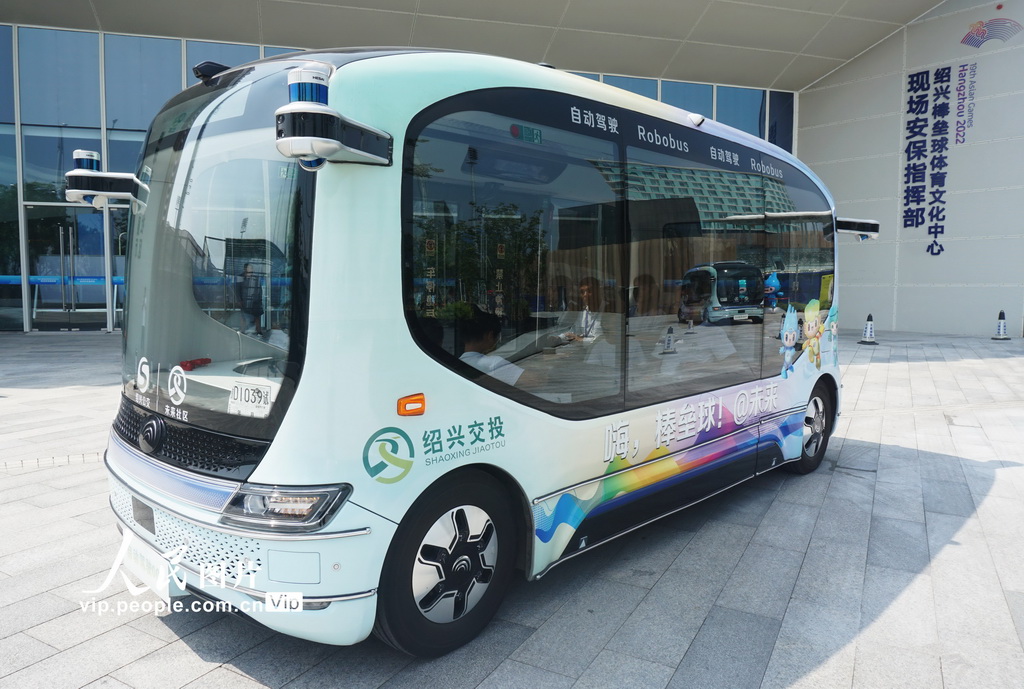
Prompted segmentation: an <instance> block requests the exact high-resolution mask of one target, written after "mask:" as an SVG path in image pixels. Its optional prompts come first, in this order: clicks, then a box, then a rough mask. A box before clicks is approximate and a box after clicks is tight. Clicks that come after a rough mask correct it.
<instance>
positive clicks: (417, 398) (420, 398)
mask: <svg viewBox="0 0 1024 689" xmlns="http://www.w3.org/2000/svg"><path fill="white" fill-rule="evenodd" d="M426 413H427V398H426V395H424V394H423V393H422V392H420V393H417V394H415V395H407V396H406V397H402V398H401V399H399V400H398V415H399V416H423V415H424V414H426Z"/></svg>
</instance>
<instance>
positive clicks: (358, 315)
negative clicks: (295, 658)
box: [69, 49, 840, 656]
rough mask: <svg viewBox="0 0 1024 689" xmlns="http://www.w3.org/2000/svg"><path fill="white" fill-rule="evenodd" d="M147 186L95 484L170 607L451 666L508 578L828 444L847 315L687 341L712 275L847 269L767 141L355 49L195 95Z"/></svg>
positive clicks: (491, 61)
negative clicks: (680, 313)
mask: <svg viewBox="0 0 1024 689" xmlns="http://www.w3.org/2000/svg"><path fill="white" fill-rule="evenodd" d="M296 70H299V71H298V72H296ZM310 71H312V72H313V73H316V74H321V75H323V78H322V79H320V81H319V82H318V83H316V84H314V86H315V87H316V88H314V86H311V87H310V88H311V89H313V91H315V93H313V94H312V96H311V95H310V93H307V92H303V91H302V90H301V89H296V88H293V89H292V102H291V104H289V75H290V74H292V73H295V74H297V75H298V76H297V77H296V76H293V82H295V80H296V79H299V80H300V83H301V79H302V78H304V77H303V74H305V73H306V72H310ZM310 83H312V82H310ZM320 86H323V88H319V87H320ZM318 99H319V100H318ZM324 100H326V103H324V102H323V101H324ZM318 103H319V104H318ZM275 113H277V115H276V121H277V126H276V127H275ZM279 140H280V141H279ZM275 144H278V145H275ZM300 158H301V159H302V162H301V163H300V162H299V159H300ZM141 171H142V172H140V174H139V179H140V180H141V179H145V181H146V182H147V188H146V189H145V196H146V198H145V199H139V201H144V204H145V205H144V210H143V211H142V212H137V213H136V215H135V216H133V220H132V225H131V237H130V251H129V268H128V278H127V305H126V312H125V317H126V326H125V345H124V395H123V399H122V405H121V409H120V412H119V414H118V417H117V420H116V421H115V425H114V429H113V431H112V433H111V438H110V444H109V449H108V451H107V453H106V462H107V465H108V467H109V473H110V483H111V504H112V506H113V509H114V511H115V513H116V514H117V517H118V520H119V523H120V526H121V528H122V529H123V530H124V531H125V532H126V533H128V534H129V535H130V536H129V538H128V539H127V542H128V545H127V546H126V547H127V548H128V551H127V552H128V553H129V556H128V557H126V559H125V562H126V564H127V565H128V566H129V568H130V569H132V571H135V572H137V573H138V572H144V571H148V572H149V575H148V576H149V577H150V578H149V581H151V582H153V586H154V588H155V589H157V590H160V592H161V595H165V596H173V595H175V594H181V593H182V592H183V591H191V592H193V593H195V594H197V595H200V596H206V597H210V598H215V599H219V600H224V601H228V602H230V603H231V604H233V605H234V606H235V607H237V608H238V609H239V610H240V611H242V612H244V613H245V614H246V615H248V616H249V617H251V618H253V619H255V620H256V621H258V622H260V623H262V624H264V625H266V626H268V627H270V628H272V629H275V630H278V631H281V632H284V633H287V634H291V635H294V636H297V637H301V638H304V639H310V640H313V641H317V642H323V643H330V644H354V643H357V642H359V641H361V640H363V639H364V638H366V637H367V636H368V635H369V634H370V633H371V632H374V631H376V632H377V633H378V635H379V636H381V638H383V639H384V640H386V641H387V642H388V643H391V644H392V645H394V646H396V647H397V648H400V649H403V650H405V651H408V652H410V653H413V654H417V655H423V656H431V655H438V654H441V653H445V652H447V651H449V650H451V649H453V648H455V647H457V646H458V645H460V644H463V643H465V642H466V641H468V640H469V639H471V638H472V637H473V636H474V635H476V634H477V633H478V632H479V631H480V629H482V628H483V627H484V626H485V625H486V624H487V622H488V621H489V619H490V618H491V616H492V615H493V614H494V612H495V610H496V609H497V606H498V605H499V603H500V601H501V598H502V594H503V592H504V590H505V588H506V586H507V585H508V583H509V580H510V578H511V576H512V574H513V572H514V571H515V570H517V569H519V570H522V571H523V572H524V573H525V576H526V577H527V578H529V579H534V578H537V577H540V576H543V575H544V574H545V573H546V572H547V571H548V570H549V569H550V568H551V567H552V566H554V565H556V564H558V563H560V562H563V561H565V560H566V559H567V558H570V557H572V556H573V555H575V554H577V553H580V552H582V551H584V550H586V549H588V548H592V547H595V546H597V545H599V544H601V543H603V542H606V541H608V540H609V539H611V538H614V537H616V536H619V535H622V534H624V533H627V532H629V531H631V530H633V529H635V528H638V527H639V526H641V525H643V524H646V523H649V522H651V521H653V520H654V519H657V518H659V517H662V516H665V515H667V514H670V513H673V512H675V511H678V510H680V509H683V508H684V507H686V506H688V505H690V504H693V503H695V502H697V501H700V500H702V499H704V498H706V497H708V496H709V495H711V494H714V493H717V492H719V491H721V490H724V489H725V488H728V487H729V486H732V485H735V484H738V483H740V482H742V481H745V480H747V479H749V478H751V477H753V476H756V475H757V474H759V473H762V472H765V471H768V470H771V469H773V468H775V467H777V466H780V465H785V466H787V467H789V468H790V469H795V470H796V471H798V472H800V473H804V472H808V471H812V470H814V469H815V468H816V467H817V466H818V464H819V463H820V461H821V458H822V455H823V454H824V451H825V447H826V445H827V442H828V437H829V435H830V433H831V432H832V429H833V428H834V422H835V418H836V415H837V414H838V410H839V405H840V395H839V390H840V386H839V367H838V359H837V356H836V351H835V349H836V341H835V339H834V328H831V327H830V326H831V325H833V324H834V321H835V315H836V313H837V307H836V304H835V303H831V304H828V303H819V302H818V301H817V300H816V301H815V302H814V304H813V305H812V304H808V306H807V309H808V311H807V313H806V314H804V320H805V321H806V322H807V323H806V324H805V333H804V334H803V335H802V336H800V337H799V338H798V336H797V335H796V334H795V333H794V332H793V329H794V328H795V324H796V319H795V318H793V317H791V318H790V319H788V320H786V319H784V314H781V313H780V314H779V315H778V316H774V315H771V314H768V313H765V314H764V323H754V322H752V321H748V322H744V323H739V324H737V325H735V326H733V327H730V328H698V329H695V332H694V333H693V334H684V332H683V326H681V325H680V324H679V323H678V321H677V309H678V305H679V303H680V301H679V296H680V295H679V285H680V284H681V283H680V280H681V278H682V276H683V275H684V273H685V272H686V270H688V269H689V268H691V267H693V266H695V265H698V264H700V263H705V262H715V261H729V260H742V261H746V262H748V263H751V264H754V265H757V266H759V267H760V268H761V269H762V270H764V271H766V272H770V271H769V266H772V265H776V264H777V262H778V261H780V260H781V261H783V262H784V263H786V264H787V265H790V266H797V265H800V266H805V265H806V266H812V267H813V269H814V270H818V271H821V270H822V269H823V266H824V268H829V269H832V268H834V261H835V246H834V239H833V232H834V227H835V225H834V223H835V219H834V208H833V203H832V200H831V198H830V197H829V195H828V193H827V191H825V189H824V187H823V186H822V185H821V183H820V182H819V181H818V180H817V178H816V177H814V175H813V174H812V173H811V172H810V171H809V170H808V169H807V168H806V167H805V166H804V165H802V164H801V163H799V162H798V161H797V160H796V159H794V158H793V157H792V156H790V155H789V154H787V153H785V152H784V151H782V150H780V149H778V148H776V147H774V146H772V145H770V144H767V143H766V142H764V141H762V140H759V139H756V138H754V137H751V136H748V135H746V134H743V133H741V132H737V131H735V130H732V129H730V128H728V127H725V126H722V125H719V124H717V123H715V122H712V121H710V120H707V121H705V120H704V119H703V118H701V117H698V116H690V115H689V114H688V113H685V112H683V111H681V110H678V109H675V108H672V107H669V106H667V105H664V104H661V103H657V102H654V101H650V100H648V99H644V98H641V97H639V96H635V95H632V94H629V93H627V92H625V91H621V90H618V89H615V88H612V87H609V86H605V85H603V84H600V83H596V82H594V81H591V80H587V79H584V78H581V77H577V76H574V75H571V74H566V73H563V72H559V71H557V70H554V69H550V68H545V67H541V66H536V65H530V64H524V63H521V62H516V61H513V60H507V59H501V58H495V57H488V56H481V55H471V54H462V53H449V52H439V51H419V50H382V49H381V50H377V49H368V50H337V51H321V52H310V53H301V54H292V55H288V56H283V57H280V58H274V59H268V60H264V61H261V62H258V63H253V64H251V65H245V66H243V67H240V68H236V69H233V70H230V71H227V72H225V73H222V74H220V75H218V76H216V77H214V78H212V79H209V80H208V83H207V84H200V85H197V86H194V87H192V88H190V89H188V90H187V91H185V92H183V93H182V94H181V95H179V96H178V97H176V98H175V99H172V101H170V102H169V103H168V104H167V105H166V106H165V109H164V110H163V111H162V112H161V113H160V114H159V115H158V116H157V118H156V119H155V121H154V123H153V125H152V127H151V129H150V133H149V136H148V141H147V144H146V149H145V152H144V158H143V161H142V168H141ZM69 174H70V173H69ZM140 188H141V187H140ZM139 208H142V204H141V203H140V204H136V210H138V209H139ZM772 213H779V214H782V215H780V216H779V217H780V218H782V219H781V220H779V219H773V218H772V215H771V214H772ZM739 216H742V222H741V221H740V220H734V219H733V218H738V217H739ZM641 275H646V276H649V277H650V278H651V279H648V278H644V281H646V282H645V284H648V285H654V287H653V288H652V289H651V298H650V299H648V300H647V303H646V306H645V308H644V309H643V310H640V311H631V308H630V307H629V305H628V302H629V301H630V297H629V296H628V295H629V293H630V290H629V289H628V288H630V287H632V286H634V285H635V284H638V282H639V276H641ZM584 285H586V287H584ZM790 321H791V322H790ZM495 323H497V327H498V329H499V330H498V332H496V333H494V332H492V333H491V334H490V335H488V329H489V328H490V327H491V326H493V325H494V324H495ZM787 323H788V324H789V325H790V326H791V327H790V328H789V332H788V333H787V332H783V331H784V330H785V328H786V326H787ZM812 323H813V326H812V325H811V324H812ZM673 325H674V326H675V328H674V329H673V328H672V326H673ZM780 333H781V340H780ZM486 337H491V340H490V341H488V343H487V346H486V347H482V346H479V345H478V344H476V343H477V342H478V341H479V340H480V339H481V338H484V339H486ZM495 346H497V349H494V347H495ZM498 357H501V359H499V358H498ZM484 371H486V372H484ZM133 563H134V564H133ZM168 574H170V575H171V583H170V585H169V588H168V586H167V580H168V576H167V575H168ZM175 579H176V580H177V581H175Z"/></svg>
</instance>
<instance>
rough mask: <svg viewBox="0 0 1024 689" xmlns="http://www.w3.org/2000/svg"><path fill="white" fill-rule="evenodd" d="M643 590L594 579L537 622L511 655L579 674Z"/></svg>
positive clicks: (608, 638) (575, 675) (609, 636)
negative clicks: (541, 622) (546, 618)
mask: <svg viewBox="0 0 1024 689" xmlns="http://www.w3.org/2000/svg"><path fill="white" fill-rule="evenodd" d="M646 593H647V590H646V589H642V588H639V587H636V586H630V585H627V584H621V583H618V582H613V581H609V580H607V579H594V580H592V581H591V582H589V583H588V584H587V585H586V586H584V587H583V588H582V589H580V590H579V591H578V592H577V594H576V595H575V596H573V597H572V598H571V599H570V600H569V601H567V602H566V604H565V605H563V606H562V607H561V608H559V610H558V612H556V613H555V614H554V615H552V616H551V618H550V619H548V621H547V622H545V623H544V624H543V625H541V627H540V628H539V629H538V630H537V631H536V632H535V633H533V634H532V635H531V636H530V637H529V638H528V639H527V640H526V641H525V642H524V643H523V645H522V646H520V647H519V648H518V649H517V650H516V651H515V652H514V653H513V654H512V656H511V658H512V659H513V660H518V661H521V662H524V663H528V664H530V665H535V666H537V667H539V668H542V669H545V670H551V671H552V672H560V673H563V674H566V675H569V676H571V677H579V676H580V675H581V674H583V672H584V671H585V670H586V669H587V667H588V666H589V665H590V663H591V662H593V660H594V658H596V657H597V654H598V653H600V652H601V651H602V650H603V649H604V647H605V644H607V643H608V641H609V640H610V639H611V638H612V636H613V635H614V634H615V632H616V631H617V630H618V628H619V627H620V626H621V625H622V623H623V622H624V621H625V620H626V619H627V618H628V617H629V615H630V614H631V613H632V612H633V611H634V610H635V609H636V607H637V605H639V603H640V601H641V600H643V597H644V595H645V594H646Z"/></svg>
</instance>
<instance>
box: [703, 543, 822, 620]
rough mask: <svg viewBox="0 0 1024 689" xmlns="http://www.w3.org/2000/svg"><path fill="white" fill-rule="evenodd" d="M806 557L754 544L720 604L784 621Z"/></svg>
mask: <svg viewBox="0 0 1024 689" xmlns="http://www.w3.org/2000/svg"><path fill="white" fill-rule="evenodd" d="M803 558H804V555H803V553H800V552H795V551H792V550H785V549H783V548H773V547H771V546H766V545H761V544H757V543H751V544H750V546H748V547H747V550H746V551H745V552H744V553H743V557H742V558H741V559H740V562H739V564H738V565H737V566H736V569H735V570H734V571H733V573H732V576H731V577H729V581H728V583H726V585H725V588H724V589H723V590H722V594H721V595H720V596H719V597H718V602H717V603H716V605H717V606H719V607H723V608H729V609H731V610H739V611H741V612H748V613H750V614H752V615H758V616H760V617H769V618H775V619H778V620H781V619H782V618H783V617H784V616H785V614H786V607H787V606H788V605H789V599H790V596H791V595H792V593H793V585H794V584H795V583H796V579H797V575H798V574H799V573H800V565H801V563H802V562H803Z"/></svg>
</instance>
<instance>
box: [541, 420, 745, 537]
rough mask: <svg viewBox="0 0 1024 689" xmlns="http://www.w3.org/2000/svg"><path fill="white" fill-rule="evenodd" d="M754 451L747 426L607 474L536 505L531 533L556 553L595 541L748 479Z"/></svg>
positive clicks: (627, 529) (619, 532) (612, 535)
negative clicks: (559, 546) (689, 448)
mask: <svg viewBox="0 0 1024 689" xmlns="http://www.w3.org/2000/svg"><path fill="white" fill-rule="evenodd" d="M756 454H757V433H756V431H754V430H753V429H750V430H746V431H742V432H740V433H736V434H733V435H731V436H729V437H727V438H722V439H720V440H717V441H715V442H713V443H711V445H710V446H707V445H705V446H703V447H701V448H699V449H697V450H691V451H688V452H683V453H681V454H677V455H675V456H673V457H666V458H665V459H663V460H660V461H655V462H653V463H650V464H646V465H643V466H641V467H638V468H636V469H634V470H632V471H627V472H625V473H622V474H617V475H615V476H611V477H608V478H606V479H604V480H602V481H601V482H600V483H598V484H595V485H594V486H591V487H585V488H581V489H577V490H574V491H572V492H570V493H565V494H563V495H561V496H559V497H557V498H554V499H552V500H548V501H545V503H541V504H540V505H537V506H536V507H535V508H534V517H535V521H536V527H537V528H536V532H535V535H536V537H537V538H538V539H539V540H540V541H542V542H544V541H547V542H548V543H554V544H556V545H555V549H557V548H558V544H564V545H563V548H562V550H561V552H560V553H559V555H558V557H563V556H564V555H566V554H568V553H570V552H572V551H574V550H578V549H580V548H585V547H589V546H592V545H596V544H598V543H601V542H602V541H605V540H608V539H610V538H612V537H614V536H616V535H618V534H621V533H623V532H626V531H629V530H630V529H633V528H635V527H637V526H640V525H642V524H644V523H646V522H649V521H651V520H653V519H657V518H658V517H661V516H664V515H666V514H669V513H671V512H674V511H676V510H679V509H681V508H683V507H685V506H687V505H690V504H693V503H694V502H697V501H699V500H701V499H703V498H705V497H707V496H709V495H712V494H714V493H716V492H718V491H720V490H723V489H725V488H728V487H729V486H732V485H734V484H736V483H739V482H741V481H744V480H746V479H748V478H750V477H751V476H753V474H754V463H755V458H756ZM573 524H575V530H574V531H571V532H570V529H571V527H572V526H573Z"/></svg>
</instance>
